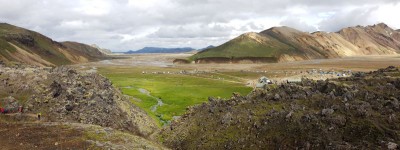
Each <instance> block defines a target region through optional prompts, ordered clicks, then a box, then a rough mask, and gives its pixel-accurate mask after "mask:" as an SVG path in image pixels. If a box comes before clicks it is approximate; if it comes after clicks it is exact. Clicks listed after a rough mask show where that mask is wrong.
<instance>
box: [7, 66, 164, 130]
mask: <svg viewBox="0 0 400 150" xmlns="http://www.w3.org/2000/svg"><path fill="white" fill-rule="evenodd" d="M0 96H6V97H8V96H11V97H14V98H15V99H16V100H17V102H18V103H19V104H18V105H22V106H23V107H24V110H25V113H32V114H36V113H39V112H41V113H42V114H43V118H44V119H45V120H47V121H52V122H77V123H83V124H94V125H100V126H103V127H112V128H115V129H121V130H126V131H130V132H132V133H135V134H137V135H142V136H148V135H150V134H152V133H153V132H155V131H156V130H157V128H158V127H157V125H156V124H155V122H154V121H153V120H152V119H151V118H150V117H149V116H148V115H147V114H146V113H145V112H144V111H143V110H141V109H140V108H138V107H137V106H135V105H133V104H132V103H131V102H130V101H129V99H128V98H126V97H125V96H124V95H122V94H121V92H120V91H119V90H117V89H115V88H114V87H113V86H112V83H111V82H110V81H109V80H108V79H106V78H104V77H103V76H101V75H98V74H95V73H79V72H77V71H76V70H74V69H72V68H69V67H57V68H39V67H27V66H17V67H11V68H10V67H0ZM3 102H4V101H3Z"/></svg>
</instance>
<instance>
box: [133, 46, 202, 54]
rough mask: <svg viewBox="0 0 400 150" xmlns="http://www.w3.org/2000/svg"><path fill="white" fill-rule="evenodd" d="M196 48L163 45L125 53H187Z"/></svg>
mask: <svg viewBox="0 0 400 150" xmlns="http://www.w3.org/2000/svg"><path fill="white" fill-rule="evenodd" d="M193 50H195V49H194V48H191V47H183V48H162V47H144V48H142V49H140V50H136V51H132V50H130V51H128V52H125V54H144V53H186V52H191V51H193Z"/></svg>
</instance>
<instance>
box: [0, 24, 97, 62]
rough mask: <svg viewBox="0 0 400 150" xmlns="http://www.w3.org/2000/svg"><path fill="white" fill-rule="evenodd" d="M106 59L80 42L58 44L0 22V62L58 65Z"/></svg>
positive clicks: (35, 33)
mask: <svg viewBox="0 0 400 150" xmlns="http://www.w3.org/2000/svg"><path fill="white" fill-rule="evenodd" d="M103 58H105V55H104V54H103V53H102V52H100V51H99V50H98V49H97V48H95V47H92V46H89V45H86V44H82V43H77V42H56V41H53V40H52V39H50V38H48V37H46V36H44V35H42V34H40V33H38V32H35V31H31V30H27V29H24V28H20V27H17V26H14V25H10V24H7V23H0V61H3V62H5V63H8V62H21V63H25V64H31V65H38V66H59V65H66V64H76V63H84V62H90V61H96V60H100V59H103Z"/></svg>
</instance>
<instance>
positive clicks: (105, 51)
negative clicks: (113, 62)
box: [90, 44, 112, 55]
mask: <svg viewBox="0 0 400 150" xmlns="http://www.w3.org/2000/svg"><path fill="white" fill-rule="evenodd" d="M90 46H92V47H94V48H96V49H98V50H99V51H100V52H102V53H103V54H106V55H109V54H112V51H111V50H109V49H105V48H101V47H99V46H98V45H96V44H92V45H90Z"/></svg>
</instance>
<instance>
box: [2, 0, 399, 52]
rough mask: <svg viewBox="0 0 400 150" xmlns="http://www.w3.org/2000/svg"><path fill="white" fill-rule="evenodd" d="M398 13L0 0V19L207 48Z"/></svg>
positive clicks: (81, 35)
mask: <svg viewBox="0 0 400 150" xmlns="http://www.w3.org/2000/svg"><path fill="white" fill-rule="evenodd" d="M399 18H400V0H0V22H7V23H10V24H14V25H17V26H21V27H24V28H28V29H31V30H35V31H38V32H40V33H43V34H44V35H46V36H49V37H51V38H53V39H54V40H57V41H78V42H83V43H87V44H97V45H99V46H100V47H104V48H108V49H111V50H113V51H126V50H136V49H140V48H142V47H145V46H158V47H194V48H202V47H206V46H208V45H219V44H222V43H224V42H226V41H227V40H229V39H231V38H233V37H236V36H238V35H240V34H242V33H244V32H249V31H254V32H260V31H262V30H265V29H268V28H270V27H272V26H283V25H285V26H290V27H294V28H296V29H299V30H303V31H308V32H313V31H317V30H322V31H330V32H332V31H337V30H339V29H340V28H343V27H348V26H355V25H372V24H376V23H379V22H384V23H386V24H388V25H389V26H391V27H392V28H395V29H398V28H400V19H399Z"/></svg>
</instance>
